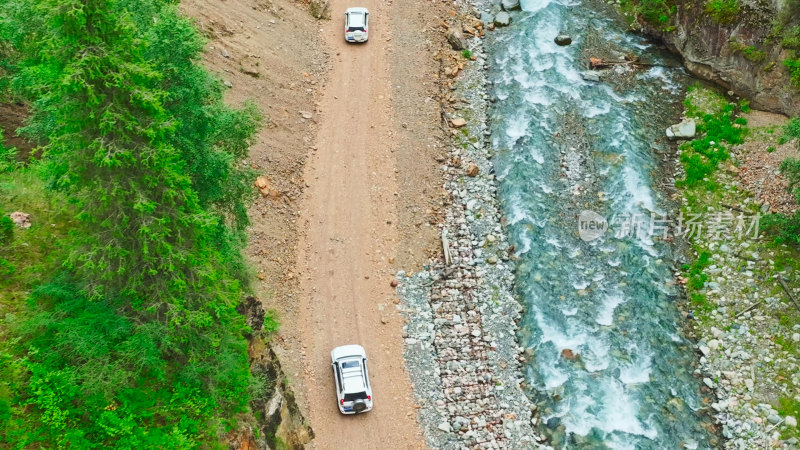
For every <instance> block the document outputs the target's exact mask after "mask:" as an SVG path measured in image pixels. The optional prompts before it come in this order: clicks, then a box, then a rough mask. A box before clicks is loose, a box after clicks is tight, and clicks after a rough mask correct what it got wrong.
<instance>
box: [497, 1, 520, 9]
mask: <svg viewBox="0 0 800 450" xmlns="http://www.w3.org/2000/svg"><path fill="white" fill-rule="evenodd" d="M500 6H502V7H503V9H504V10H506V11H513V10H515V9H519V8H520V6H519V0H502V1H501V2H500Z"/></svg>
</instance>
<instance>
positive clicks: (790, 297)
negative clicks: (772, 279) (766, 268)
mask: <svg viewBox="0 0 800 450" xmlns="http://www.w3.org/2000/svg"><path fill="white" fill-rule="evenodd" d="M778 282H779V283H780V284H781V287H782V288H783V290H784V292H786V295H788V296H789V300H791V301H792V303H794V306H795V308H797V309H798V310H800V304H798V303H797V300H796V299H795V298H794V295H792V291H791V290H790V289H789V286H787V285H786V281H784V280H783V277H782V276H780V275H778Z"/></svg>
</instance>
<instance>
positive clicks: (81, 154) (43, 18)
mask: <svg viewBox="0 0 800 450" xmlns="http://www.w3.org/2000/svg"><path fill="white" fill-rule="evenodd" d="M9 47H10V48H11V51H2V52H0V68H3V69H4V70H5V71H6V72H7V73H8V75H7V76H4V77H3V81H2V83H3V85H4V86H9V87H10V88H11V89H12V90H13V91H14V94H15V95H20V96H24V97H25V98H27V100H28V101H29V102H30V104H31V112H32V114H31V116H30V117H29V122H28V123H29V125H28V126H26V127H25V129H24V130H23V132H24V133H25V134H26V135H27V136H29V137H31V138H32V139H34V140H35V141H37V142H45V143H46V145H43V146H42V155H41V159H42V162H41V164H40V165H38V166H37V170H40V171H41V173H42V174H43V175H44V177H45V178H47V180H48V186H49V187H50V188H52V189H55V191H51V195H53V196H66V197H67V199H68V201H66V202H64V201H62V205H63V204H67V205H69V206H68V209H67V211H68V212H70V213H72V215H73V217H74V220H72V219H70V218H69V216H68V217H67V218H65V219H62V220H60V221H58V222H55V221H54V222H53V223H54V224H55V223H58V227H56V228H61V227H62V226H64V225H65V224H67V225H69V228H70V229H71V232H70V233H69V235H68V236H67V237H64V238H63V242H67V243H68V245H65V246H64V247H63V248H61V251H58V252H52V253H53V255H57V261H58V263H59V264H57V265H56V268H57V269H59V270H52V267H51V266H50V262H51V260H50V259H49V258H51V256H50V255H39V254H35V255H31V256H32V261H48V264H43V265H41V266H38V267H37V266H36V264H35V263H34V264H33V265H31V264H30V263H23V264H22V265H20V264H19V262H18V261H11V265H12V266H13V268H15V269H16V268H17V267H19V269H20V270H17V271H16V272H15V276H13V277H8V280H7V279H6V278H5V277H0V278H2V283H6V282H7V281H9V282H11V283H15V285H14V288H15V292H21V291H22V290H23V289H24V290H25V291H26V292H30V291H32V292H33V295H32V296H31V298H30V306H29V308H27V309H26V310H25V311H21V312H20V314H18V315H13V316H9V318H7V319H6V320H9V322H8V323H7V325H8V329H7V331H4V330H3V329H2V328H0V333H3V334H8V335H9V336H12V337H13V338H10V339H6V340H5V341H4V342H3V344H2V346H1V347H0V375H2V380H3V381H0V421H2V422H0V428H2V429H3V430H4V433H2V434H0V442H2V443H7V444H11V445H13V446H15V447H20V448H21V447H66V446H69V447H75V448H86V447H99V446H103V447H106V446H116V447H122V448H189V447H192V448H194V447H198V446H211V447H215V446H217V445H218V441H219V438H220V437H221V436H222V435H223V434H224V433H226V432H227V431H228V430H230V429H231V428H232V427H233V426H235V419H234V418H235V417H236V416H237V414H238V413H240V412H242V411H244V410H246V408H247V402H248V398H249V395H248V393H249V392H250V382H251V376H250V372H249V367H248V357H247V352H246V341H245V339H244V337H243V335H244V334H245V333H246V331H247V329H246V325H245V323H244V319H243V317H241V316H240V315H239V314H237V313H236V312H235V309H234V306H235V305H236V304H237V303H238V302H239V299H240V298H241V296H242V293H243V288H242V285H243V282H245V281H246V266H245V263H244V258H243V257H242V254H241V249H242V247H243V245H244V233H243V231H244V227H245V226H246V224H247V216H246V205H247V202H248V200H249V198H250V195H251V189H250V183H249V180H250V179H251V174H250V172H249V171H248V170H246V169H243V168H242V167H241V163H240V162H241V160H242V159H243V158H244V157H245V156H246V154H247V149H248V147H249V145H250V144H251V143H252V141H253V137H254V135H255V133H256V131H257V129H258V126H259V122H260V114H259V112H258V111H257V109H256V108H255V107H253V106H252V105H246V106H245V107H244V108H242V109H238V110H234V109H231V108H228V107H226V106H225V105H224V104H223V103H222V87H221V85H220V83H219V80H217V79H215V78H214V77H212V76H211V75H209V74H208V73H207V72H206V71H205V70H204V69H202V67H201V66H200V64H199V63H200V57H201V51H202V47H203V41H202V40H201V39H200V37H199V35H198V34H197V32H196V31H195V30H194V28H193V27H192V25H191V23H190V22H189V21H188V20H186V19H184V18H182V17H181V16H180V15H179V13H178V9H177V6H176V5H175V4H174V2H172V1H169V0H59V1H55V0H9V1H7V2H5V3H3V5H2V6H0V48H3V49H7V48H9ZM40 188H42V187H41V186H40ZM0 192H1V191H0ZM40 192H41V189H40ZM36 206H37V205H35V204H32V205H31V207H32V208H36ZM41 209H42V210H46V209H47V208H46V207H45V206H44V205H41ZM46 225H47V222H44V223H42V225H40V226H39V225H37V226H39V227H40V228H38V229H37V228H36V227H34V228H32V229H31V230H28V231H26V232H25V233H24V234H25V235H26V237H28V233H29V232H31V234H30V238H33V237H36V236H39V234H38V233H39V231H38V230H42V229H43V230H45V231H46V228H43V227H45V226H46ZM19 234H22V233H19ZM18 240H19V239H18V236H17V235H16V234H15V236H14V237H13V238H12V239H11V244H10V245H17V241H18ZM22 243H23V242H20V244H22ZM37 257H38V258H39V259H38V260H37V259H36V258H37ZM62 261H63V264H61V262H62ZM26 264H28V265H26ZM59 266H61V267H60V268H59ZM23 269H24V270H23ZM45 269H51V270H45ZM0 270H2V269H0ZM23 272H24V273H36V274H38V275H39V279H38V280H37V281H36V282H35V283H34V282H32V281H31V280H28V279H27V278H24V279H23V278H21V277H20V276H17V275H21V274H22V273H23ZM55 273H58V276H57V277H56V278H52V275H53V274H55ZM17 289H18V290H17ZM276 326H277V322H276V321H275V320H274V318H272V317H269V318H268V323H267V324H265V327H266V328H267V329H274V328H275V327H276ZM6 362H8V364H5V363H6ZM0 446H3V444H0Z"/></svg>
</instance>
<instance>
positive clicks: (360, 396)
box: [344, 392, 367, 402]
mask: <svg viewBox="0 0 800 450" xmlns="http://www.w3.org/2000/svg"><path fill="white" fill-rule="evenodd" d="M366 398H367V393H366V392H356V393H354V394H344V401H346V402H352V401H354V400H365V399H366Z"/></svg>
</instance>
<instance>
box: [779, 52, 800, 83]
mask: <svg viewBox="0 0 800 450" xmlns="http://www.w3.org/2000/svg"><path fill="white" fill-rule="evenodd" d="M783 64H784V65H785V66H786V67H788V68H789V77H790V79H791V80H792V84H793V85H794V86H795V87H796V88H798V89H800V58H786V59H784V60H783Z"/></svg>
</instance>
